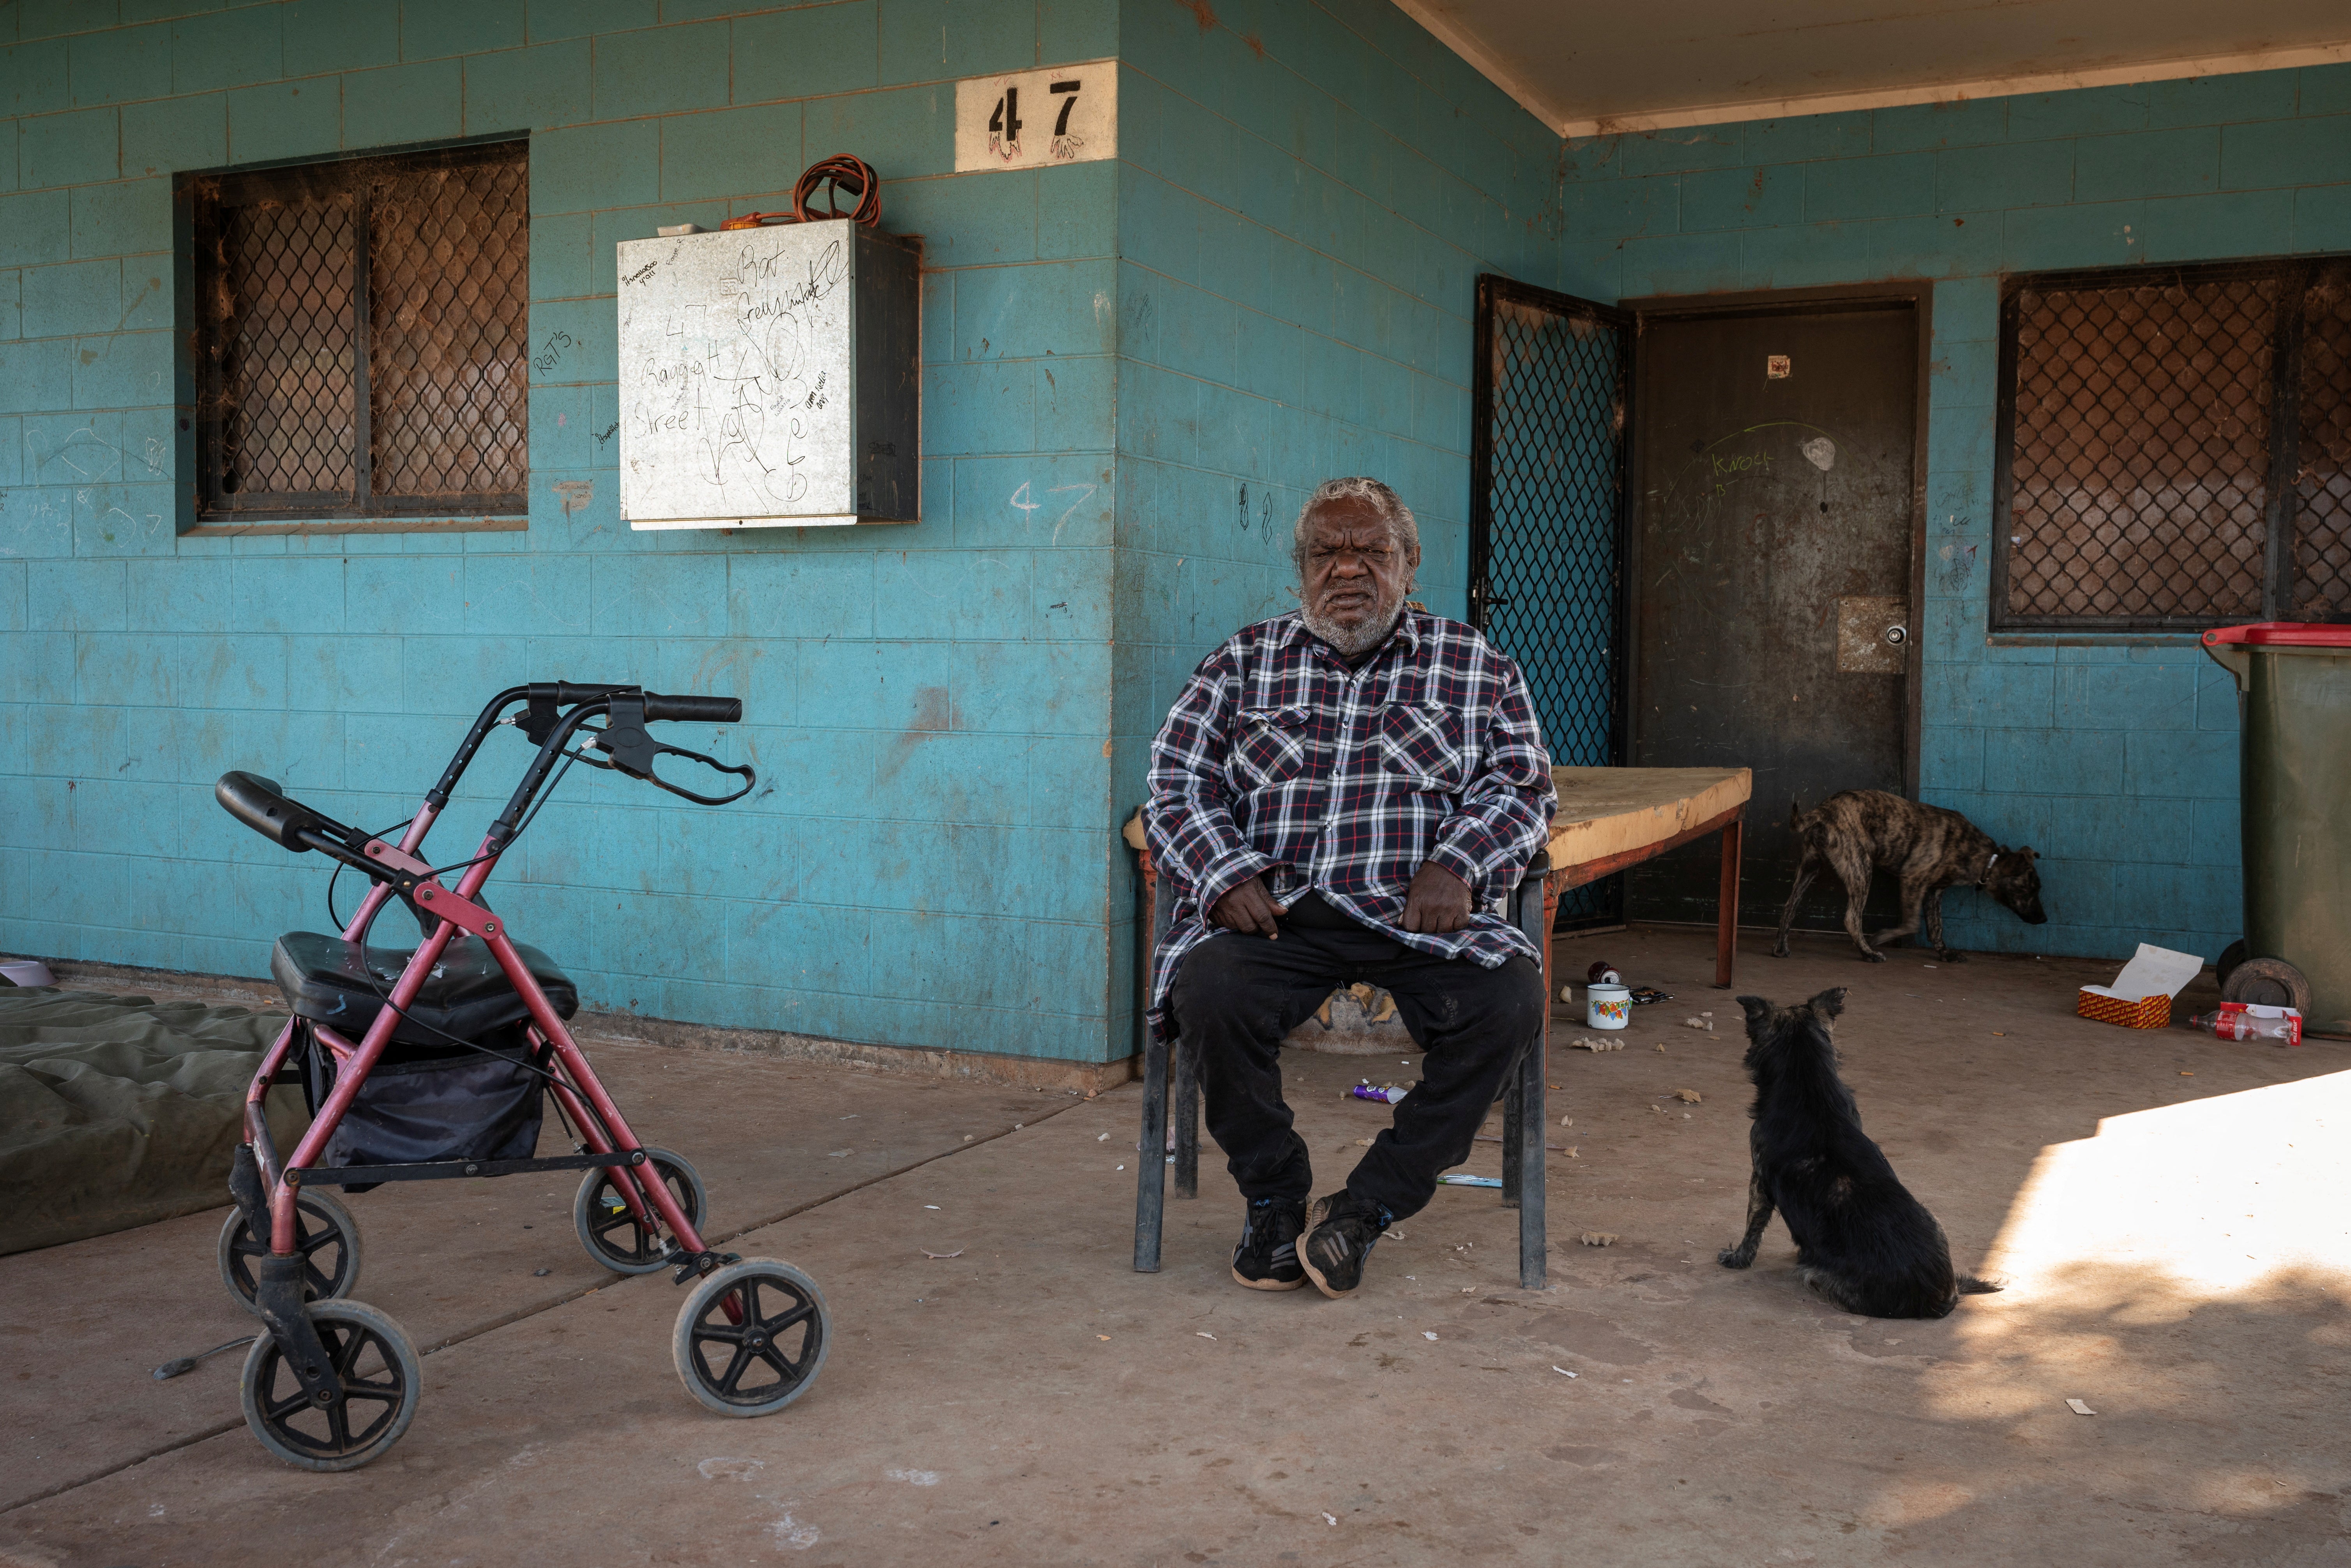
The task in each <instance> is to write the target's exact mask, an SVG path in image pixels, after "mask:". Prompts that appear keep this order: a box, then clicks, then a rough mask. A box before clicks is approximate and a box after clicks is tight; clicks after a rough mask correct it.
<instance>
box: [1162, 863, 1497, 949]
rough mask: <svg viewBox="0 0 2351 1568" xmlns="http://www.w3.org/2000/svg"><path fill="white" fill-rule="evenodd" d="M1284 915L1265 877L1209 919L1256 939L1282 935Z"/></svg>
mask: <svg viewBox="0 0 2351 1568" xmlns="http://www.w3.org/2000/svg"><path fill="white" fill-rule="evenodd" d="M1413 885H1414V886H1416V887H1417V886H1419V885H1420V884H1419V883H1414V884H1413ZM1465 907H1466V905H1465ZM1280 916H1281V905H1280V904H1276V903H1274V901H1273V894H1270V893H1268V892H1267V891H1266V890H1265V878H1263V877H1261V876H1253V877H1251V878H1249V880H1248V881H1247V882H1244V883H1237V884H1235V885H1234V887H1233V888H1232V890H1231V891H1230V892H1228V893H1227V894H1225V895H1224V897H1222V898H1220V899H1218V900H1217V903H1216V907H1215V908H1213V909H1211V910H1209V911H1208V918H1209V919H1210V920H1213V921H1215V922H1216V923H1217V925H1221V926H1223V927H1224V928H1225V929H1226V930H1228V931H1244V932H1247V933H1248V934H1249V935H1250V936H1265V937H1273V936H1280V934H1281V927H1280V925H1279V924H1277V922H1278V921H1279V920H1280Z"/></svg>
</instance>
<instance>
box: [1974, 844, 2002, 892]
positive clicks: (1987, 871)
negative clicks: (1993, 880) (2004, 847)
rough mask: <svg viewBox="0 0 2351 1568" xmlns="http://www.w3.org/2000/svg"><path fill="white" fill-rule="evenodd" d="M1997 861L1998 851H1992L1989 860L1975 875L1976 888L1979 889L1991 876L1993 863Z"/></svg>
mask: <svg viewBox="0 0 2351 1568" xmlns="http://www.w3.org/2000/svg"><path fill="white" fill-rule="evenodd" d="M1999 859H2000V852H1999V851H1998V850H1994V851H1993V852H1992V854H1991V860H1988V861H1986V862H1984V868H1983V870H1981V871H1980V872H1978V873H1976V885H1977V886H1978V887H1981V886H1982V885H1983V884H1984V880H1985V879H1986V878H1987V877H1989V876H1991V868H1992V864H1993V862H1995V861H1998V860H1999Z"/></svg>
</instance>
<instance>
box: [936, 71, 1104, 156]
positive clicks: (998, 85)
mask: <svg viewBox="0 0 2351 1568" xmlns="http://www.w3.org/2000/svg"><path fill="white" fill-rule="evenodd" d="M1117 156H1118V62H1117V61H1115V60H1096V61H1094V62H1092V64H1090V65H1080V66H1055V67H1052V68H1049V69H1046V70H1040V71H1020V72H1018V73H1016V74H1014V75H1011V76H1000V77H972V78H967V79H966V80H963V81H959V82H957V83H956V172H957V173H959V174H960V173H968V172H973V171H977V170H982V169H1040V168H1050V167H1051V166H1053V165H1054V164H1057V163H1089V162H1093V161H1094V160H1095V159H1098V158H1115V157H1117Z"/></svg>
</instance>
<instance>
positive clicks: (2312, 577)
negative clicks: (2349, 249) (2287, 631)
mask: <svg viewBox="0 0 2351 1568" xmlns="http://www.w3.org/2000/svg"><path fill="white" fill-rule="evenodd" d="M2301 347H2302V374H2301V376H2300V378H2299V386H2298V389H2297V390H2298V392H2299V401H2300V404H2301V407H2300V409H2299V410H2298V413H2300V415H2301V417H2300V420H2299V421H2298V423H2299V424H2300V427H2301V428H2300V432H2299V434H2300V436H2301V449H2300V451H2299V452H2298V453H2297V454H2296V455H2295V457H2296V461H2295V464H2294V604H2293V609H2292V611H2291V612H2290V618H2291V619H2293V620H2296V621H2351V267H2329V268H2326V269H2325V270H2323V271H2322V272H2321V273H2320V275H2319V276H2318V277H2316V278H2314V280H2313V281H2312V284H2311V287H2309V289H2308V290H2307V291H2306V292H2305V294H2304V307H2303V335H2302V345H2301Z"/></svg>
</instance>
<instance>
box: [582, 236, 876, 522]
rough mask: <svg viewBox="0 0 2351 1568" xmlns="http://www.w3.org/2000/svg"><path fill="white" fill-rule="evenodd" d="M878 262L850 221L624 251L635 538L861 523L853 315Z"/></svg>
mask: <svg viewBox="0 0 2351 1568" xmlns="http://www.w3.org/2000/svg"><path fill="white" fill-rule="evenodd" d="M869 249H870V246H865V245H861V244H860V243H859V235H858V231H857V225H854V224H852V223H850V222H848V221H846V220H843V221H841V222H837V223H833V222H827V223H811V224H800V225H783V226H778V227H770V228H756V229H740V230H735V231H732V232H722V233H718V234H699V235H677V236H673V237H667V238H662V239H648V240H631V241H629V242H627V243H625V244H622V246H620V247H619V265H620V300H619V307H618V308H619V310H620V415H621V455H620V460H621V516H622V517H623V518H625V519H626V520H627V521H628V523H629V525H630V527H632V528H760V527H767V528H810V527H819V526H825V525H831V524H846V523H854V522H857V521H859V520H860V513H861V511H862V510H864V509H865V508H863V507H861V506H860V496H859V484H860V473H859V450H858V430H857V423H858V422H857V417H856V414H857V400H856V392H857V388H856V372H857V353H858V330H857V329H858V324H859V323H858V309H857V303H856V302H857V296H858V283H859V278H858V272H859V263H860V259H861V257H862V256H865V255H866V254H867V253H868V251H869Z"/></svg>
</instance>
